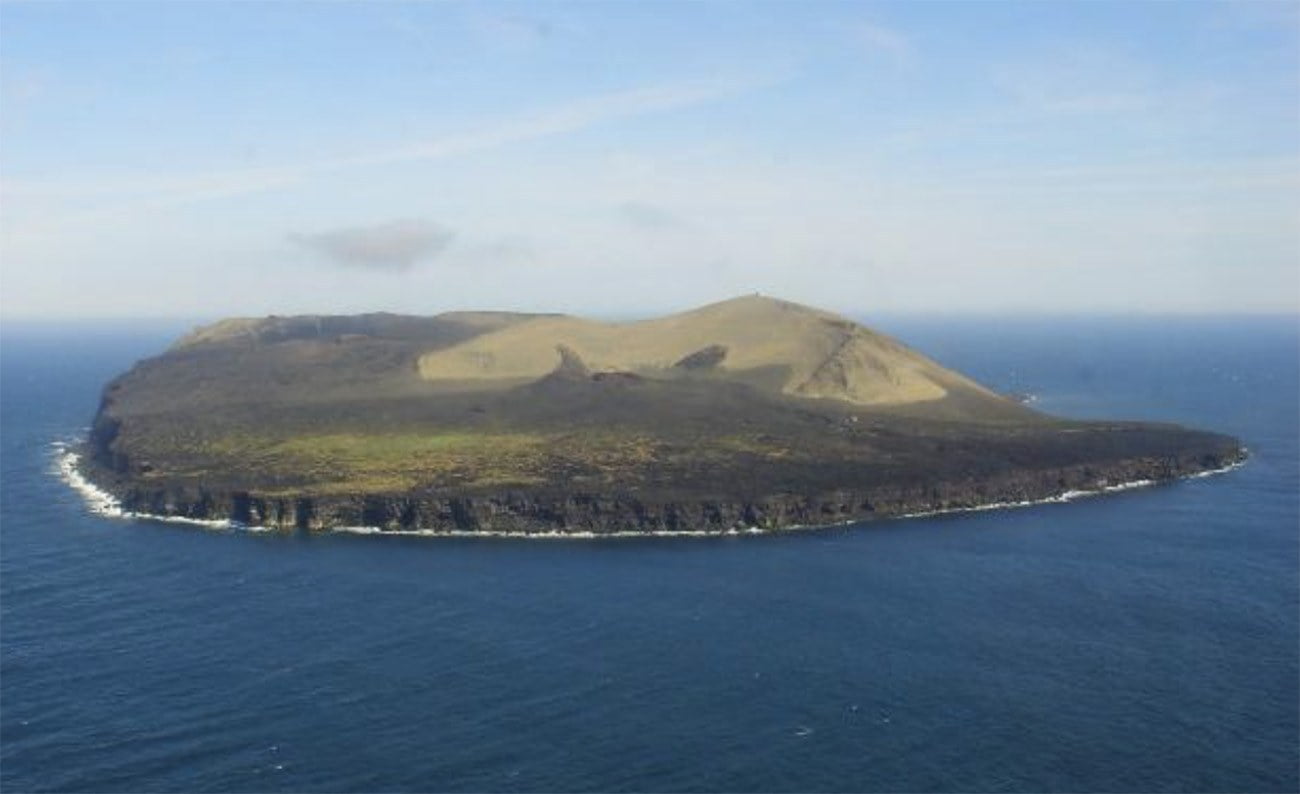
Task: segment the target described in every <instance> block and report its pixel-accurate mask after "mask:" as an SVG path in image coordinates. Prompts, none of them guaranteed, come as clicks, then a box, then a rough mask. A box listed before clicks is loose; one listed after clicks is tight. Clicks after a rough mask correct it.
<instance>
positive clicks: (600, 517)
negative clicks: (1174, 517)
mask: <svg viewBox="0 0 1300 794" xmlns="http://www.w3.org/2000/svg"><path fill="white" fill-rule="evenodd" d="M1245 457H1246V452H1245V450H1244V448H1240V447H1238V448H1236V449H1235V450H1223V451H1219V452H1202V453H1200V454H1193V455H1186V456H1174V457H1163V458H1158V457H1143V458H1135V459H1131V460H1124V461H1118V462H1114V463H1108V464H1104V465H1099V464H1078V465H1071V466H1064V467H1052V468H1044V469H1038V470H1028V469H1026V470H1017V471H1008V472H1003V473H1000V474H998V475H995V476H990V477H985V478H982V479H979V480H975V479H966V480H960V481H952V480H949V481H924V480H917V481H914V482H910V483H899V484H889V485H874V486H870V487H864V488H842V489H836V490H832V491H827V492H823V493H815V494H797V493H776V494H769V495H763V496H756V497H743V498H742V497H733V498H709V499H700V498H691V499H682V498H674V497H673V496H672V495H670V494H655V493H645V492H625V493H620V492H613V491H611V492H602V493H582V492H572V493H566V492H560V491H557V490H554V489H522V488H520V489H502V490H500V491H496V492H491V493H482V492H480V493H445V492H444V493H431V492H426V493H394V494H362V493H359V494H345V495H330V496H319V495H312V496H306V495H304V496H286V495H275V496H270V495H263V494H258V493H255V492H248V491H213V490H207V489H204V488H194V487H184V486H174V487H168V486H165V485H162V486H154V485H150V484H142V483H140V482H138V481H136V480H133V479H132V478H130V477H128V476H124V475H122V474H120V473H117V472H113V471H111V470H109V469H106V468H104V467H102V466H99V465H97V464H95V463H94V462H92V461H91V460H89V459H88V458H86V457H84V456H82V455H81V454H80V452H79V451H77V450H75V449H68V450H66V451H65V453H64V458H63V460H62V461H61V463H60V468H61V470H62V472H63V475H64V477H65V479H67V480H68V481H69V482H70V483H71V484H73V485H74V486H75V487H77V488H78V490H80V491H81V492H82V493H83V495H85V496H86V498H87V500H88V502H89V503H90V504H91V506H92V508H93V509H96V510H97V512H101V513H105V514H110V515H121V516H128V517H141V518H154V519H160V520H175V521H184V522H189V523H196V524H204V525H213V526H222V525H240V526H245V527H253V528H265V529H272V530H279V531H313V532H318V531H320V532H323V531H333V530H352V531H366V532H373V533H378V534H383V533H385V532H391V533H402V534H430V535H436V534H471V535H522V536H533V535H536V536H555V535H573V536H581V537H607V536H608V537H615V536H629V535H632V536H637V535H645V536H655V535H722V534H735V533H741V532H751V531H756V532H763V531H778V530H788V529H796V528H810V527H824V526H832V525H839V524H846V523H853V522H858V521H869V520H873V519H887V518H901V517H908V516H916V515H930V514H936V513H946V512H959V511H967V510H981V509H991V508H997V507H1012V506H1020V505H1029V504H1038V503H1044V502H1058V501H1069V500H1070V499H1073V498H1076V497H1079V496H1085V495H1092V494H1100V493H1105V492H1108V491H1114V490H1121V489H1125V488H1131V487H1137V486H1140V485H1154V484H1158V483H1163V482H1171V481H1174V480H1178V479H1183V478H1187V477H1193V476H1197V475H1203V474H1210V473H1215V472H1220V471H1226V470H1229V469H1231V468H1235V467H1236V466H1238V465H1240V464H1241V463H1243V462H1244V460H1245Z"/></svg>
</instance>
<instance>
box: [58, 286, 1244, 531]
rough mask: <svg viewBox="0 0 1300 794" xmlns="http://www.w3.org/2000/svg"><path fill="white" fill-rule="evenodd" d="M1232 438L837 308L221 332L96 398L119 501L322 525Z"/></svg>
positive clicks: (1059, 458)
mask: <svg viewBox="0 0 1300 794" xmlns="http://www.w3.org/2000/svg"><path fill="white" fill-rule="evenodd" d="M1244 457H1245V450H1244V448H1243V446H1242V445H1241V443H1240V442H1239V441H1237V440H1236V439H1234V438H1231V437H1229V436H1225V435H1221V434H1217V433H1212V432H1207V431H1201V430H1193V429H1188V428H1183V427H1180V426H1177V425H1172V424H1162V423H1152V422H1128V421H1104V422H1103V421H1077V420H1070V419H1063V418H1059V417H1054V416H1049V415H1046V414H1043V413H1040V412H1038V411H1035V410H1033V409H1031V408H1029V407H1028V406H1027V405H1025V404H1024V403H1023V401H1021V400H1018V399H1015V398H1013V397H1010V396H1005V395H1001V394H997V393H995V392H993V391H991V390H990V389H988V388H986V387H984V386H982V385H980V384H979V383H976V382H975V381H973V380H971V379H970V378H967V377H965V376H964V375H961V374H959V373H957V372H954V371H952V370H950V369H946V368H944V367H942V366H940V365H939V364H937V363H936V362H934V361H932V360H930V359H928V358H926V357H925V356H923V355H921V354H920V353H917V352H916V351H913V350H911V349H909V348H908V347H906V346H905V345H903V344H901V343H900V342H898V341H896V340H894V339H892V338H890V337H888V336H886V335H884V334H880V333H877V332H875V331H872V330H870V329H868V328H866V327H864V326H862V325H859V324H857V323H854V322H852V321H850V320H848V319H845V318H844V317H841V316H838V315H835V314H832V313H829V312H825V311H820V310H818V309H814V308H810V307H807V306H802V305H799V304H795V303H790V302H787V301H782V300H776V299H773V298H767V297H761V296H756V295H755V296H747V297H742V298H737V299H733V300H729V301H724V302H721V303H715V304H711V305H708V306H704V307H701V308H698V309H695V310H692V311H687V312H683V313H680V314H674V315H671V316H667V317H662V318H657V319H651V320H644V321H639V322H631V323H601V322H596V321H592V320H586V319H581V318H577V317H571V316H566V315H557V314H518V313H507V312H451V313H446V314H440V315H437V316H433V317H414V316H401V315H393V314H365V315H357V316H297V317H266V318H260V319H230V320H223V321H221V322H218V323H215V324H212V325H209V326H205V327H202V328H199V329H197V330H195V331H193V332H192V333H190V334H188V335H187V336H185V337H183V338H182V339H180V340H178V341H177V342H176V343H175V344H174V345H172V347H171V348H170V349H169V350H167V351H165V352H163V353H162V354H160V355H158V356H155V357H153V358H149V359H146V360H144V361H141V362H139V363H137V364H136V365H135V366H134V367H133V368H132V369H131V370H130V371H128V372H126V373H124V374H123V375H121V376H119V377H117V378H115V379H114V380H113V381H112V382H110V383H109V384H108V385H107V387H106V388H105V390H104V394H103V398H102V401H101V405H100V408H99V411H98V414H97V415H96V417H95V419H94V423H93V425H92V428H91V432H90V435H89V438H88V439H87V440H86V441H85V443H84V444H83V445H82V448H81V449H80V450H79V457H78V462H77V470H78V476H81V477H84V478H85V479H86V480H87V481H89V482H90V483H93V484H94V486H95V487H96V488H98V489H100V490H101V491H103V492H105V493H106V494H107V495H109V496H108V498H111V499H112V500H113V502H114V503H115V504H116V505H118V506H119V507H120V509H121V510H123V511H125V512H129V513H135V514H146V515H152V516H158V517H174V518H184V519H191V520H198V521H230V522H235V523H239V524H244V525H249V526H266V527H275V528H281V529H302V530H321V529H330V528H340V527H370V528H375V529H377V530H380V531H383V530H402V531H412V530H426V531H434V532H439V531H445V532H487V533H495V532H499V533H511V534H515V533H572V534H578V533H582V534H594V535H604V534H627V533H674V532H681V533H701V532H703V533H714V532H717V533H721V532H731V531H737V530H742V529H757V530H775V529H782V528H789V527H795V526H820V525H828V524H836V523H843V522H848V521H857V520H864V519H871V518H884V517H893V516H901V515H909V514H916V513H928V512H938V511H947V510H961V509H974V508H979V507H984V506H989V505H1000V504H1014V503H1024V502H1033V501H1042V500H1049V499H1059V498H1064V497H1068V496H1070V495H1072V494H1077V493H1079V492H1093V491H1102V490H1106V489H1111V488H1115V487H1119V486H1124V485H1127V484H1131V483H1135V482H1160V481H1167V480H1173V479H1176V478H1180V477H1186V476H1191V475H1196V474H1200V473H1205V472H1210V471H1217V470H1221V469H1223V468H1226V467H1229V466H1232V465H1234V464H1236V463H1238V462H1240V461H1241V460H1243V459H1244Z"/></svg>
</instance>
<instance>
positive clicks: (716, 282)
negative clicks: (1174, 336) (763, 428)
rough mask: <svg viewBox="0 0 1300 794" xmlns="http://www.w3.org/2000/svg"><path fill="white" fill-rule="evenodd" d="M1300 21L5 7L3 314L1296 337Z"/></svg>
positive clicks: (1167, 7)
mask: <svg viewBox="0 0 1300 794" xmlns="http://www.w3.org/2000/svg"><path fill="white" fill-rule="evenodd" d="M1298 9H1300V5H1297V4H1295V3H1269V2H1222V3H1184V4H1172V3H1171V4H1150V3H1142V4H1138V3H1052V4H1035V3H1013V2H1006V3H977V4H962V3H880V4H870V5H867V4H845V3H800V4H787V3H755V4H734V3H727V2H717V3H692V4H686V3H682V4H656V5H654V6H648V5H644V6H641V5H639V6H634V5H630V4H617V5H616V4H576V3H536V4H518V3H484V4H473V5H470V4H456V3H450V4H423V3H409V4H408V3H383V4H362V3H351V4H349V3H340V4H305V3H277V4H221V3H205V4H171V5H168V4H161V3H98V4H72V3H68V4H12V3H7V4H3V5H0V22H2V23H3V24H2V25H0V44H2V45H3V46H2V47H0V67H2V68H0V75H2V76H0V107H2V109H3V113H0V137H2V138H3V146H2V147H0V284H2V286H3V289H2V290H0V316H2V317H3V318H5V319H7V320H17V319H24V318H28V319H30V318H36V317H45V318H54V319H57V318H73V317H85V318H91V317H95V318H117V317H120V318H132V317H158V318H160V319H162V318H164V317H168V318H190V317H203V318H216V317H224V316H232V315H233V316H264V315H268V314H282V315H289V314H303V313H355V312H363V311H391V312H395V313H409V314H434V313H437V312H440V311H446V310H453V309H478V308H501V309H507V310H544V311H559V312H567V313H578V314H587V315H595V316H610V317H614V316H616V317H633V316H649V315H655V314H661V313H665V312H669V311H674V310H680V309H685V308H690V307H692V306H696V305H700V304H704V303H709V302H712V301H716V300H721V299H724V298H727V297H732V296H734V295H738V294H745V293H749V292H754V291H761V292H763V293H765V294H771V295H775V296H778V297H782V298H785V299H788V300H793V301H797V302H801V303H808V304H811V305H815V306H819V307H824V308H827V309H831V310H835V311H838V312H841V313H845V314H849V315H853V316H870V315H872V314H891V313H892V314H902V313H906V314H994V313H1012V314H1028V315H1033V314H1054V313H1065V314H1088V315H1098V314H1102V315H1107V314H1134V313H1141V314H1157V315H1159V314H1170V315H1191V314H1194V315H1201V314H1212V315H1238V314H1243V315H1245V314H1250V315H1256V314H1293V313H1296V312H1297V311H1300V99H1298V97H1300V36H1297V32H1298V31H1300V23H1298V22H1297V19H1298V18H1300V14H1298Z"/></svg>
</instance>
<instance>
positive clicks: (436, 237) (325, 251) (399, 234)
mask: <svg viewBox="0 0 1300 794" xmlns="http://www.w3.org/2000/svg"><path fill="white" fill-rule="evenodd" d="M453 237H455V233H454V232H452V231H451V230H450V229H448V228H446V227H445V226H443V225H441V224H438V223H434V222H432V221H427V220H418V219H406V220H396V221H389V222H387V223H380V224H377V225H374V226H358V227H352V228H347V229H334V230H332V231H325V232H317V233H313V234H291V235H289V239H290V240H292V241H293V242H295V243H297V244H299V245H301V246H302V247H304V248H307V249H308V250H311V251H314V252H316V253H318V254H321V255H322V256H324V257H325V258H326V259H328V260H329V261H330V262H333V263H334V264H337V265H343V266H345V267H359V268H365V269H368V270H377V271H390V272H397V271H403V270H410V269H411V268H412V267H414V266H415V265H416V263H418V262H421V261H424V260H428V259H432V258H433V257H435V256H437V255H438V254H440V253H442V252H443V251H444V250H446V248H447V246H448V245H449V244H450V243H451V240H452V238H453Z"/></svg>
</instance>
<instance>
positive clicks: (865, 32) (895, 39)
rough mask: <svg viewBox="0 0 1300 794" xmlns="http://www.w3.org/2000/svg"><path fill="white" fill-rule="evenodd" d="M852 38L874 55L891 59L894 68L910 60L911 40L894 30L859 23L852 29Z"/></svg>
mask: <svg viewBox="0 0 1300 794" xmlns="http://www.w3.org/2000/svg"><path fill="white" fill-rule="evenodd" d="M853 34H854V37H855V38H856V39H857V41H858V43H859V44H862V45H864V46H865V48H866V49H867V50H868V51H870V52H874V53H878V54H881V55H884V56H885V57H887V58H889V59H891V60H892V61H893V62H894V64H895V65H896V66H902V65H904V64H906V63H907V62H909V61H911V60H912V56H913V49H912V39H911V38H910V37H909V36H908V35H907V34H905V33H903V32H902V31H900V30H896V29H894V28H890V27H886V26H884V25H878V24H874V23H871V22H861V23H859V24H857V25H855V26H854V28H853Z"/></svg>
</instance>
